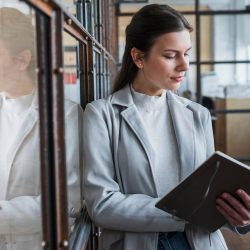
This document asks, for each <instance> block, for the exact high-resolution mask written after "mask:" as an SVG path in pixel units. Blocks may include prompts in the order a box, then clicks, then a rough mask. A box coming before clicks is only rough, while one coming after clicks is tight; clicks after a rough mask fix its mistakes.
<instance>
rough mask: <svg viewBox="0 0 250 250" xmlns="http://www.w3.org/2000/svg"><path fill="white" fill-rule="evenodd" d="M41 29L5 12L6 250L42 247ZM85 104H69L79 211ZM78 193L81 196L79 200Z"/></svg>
mask: <svg viewBox="0 0 250 250" xmlns="http://www.w3.org/2000/svg"><path fill="white" fill-rule="evenodd" d="M35 46H36V45H35V29H34V25H32V22H31V18H30V17H28V16H26V15H24V14H23V13H22V12H20V11H18V10H17V9H15V8H7V7H5V8H1V9H0V169H1V170H0V173H1V174H0V250H4V249H16V250H36V249H41V239H42V236H41V228H42V225H41V220H42V219H41V196H40V193H41V190H40V189H41V185H40V164H39V162H40V158H39V110H38V96H37V81H36V73H35V68H36V51H35ZM78 112H79V106H78V105H76V104H74V103H72V102H69V101H66V102H65V119H66V125H65V130H66V137H65V139H66V145H67V149H68V150H67V154H66V159H67V177H68V179H67V183H68V192H69V195H68V197H69V209H73V208H74V209H75V211H77V210H78V209H79V202H80V199H79V195H78V194H79V191H80V190H79V189H78V188H79V174H78V161H77V159H79V157H78V155H77V153H78V152H77V148H76V147H77V145H78V138H77V136H76V135H75V132H74V131H75V130H76V128H75V126H76V124H78V114H79V113H80V112H79V113H78ZM77 195H78V196H77Z"/></svg>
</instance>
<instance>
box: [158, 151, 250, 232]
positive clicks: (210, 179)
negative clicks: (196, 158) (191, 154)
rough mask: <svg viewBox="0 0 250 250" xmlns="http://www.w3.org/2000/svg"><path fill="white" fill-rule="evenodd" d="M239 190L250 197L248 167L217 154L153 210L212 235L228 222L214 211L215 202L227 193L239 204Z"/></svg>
mask: <svg viewBox="0 0 250 250" xmlns="http://www.w3.org/2000/svg"><path fill="white" fill-rule="evenodd" d="M238 188H241V189H243V190H245V191H246V192H247V193H249V194H250V167H249V166H247V165H245V164H243V163H241V162H239V161H237V160H235V159H234V158H232V157H230V156H228V155H226V154H224V153H222V152H220V151H216V152H215V153H214V154H213V155H212V156H211V157H210V158H209V159H207V160H206V161H205V162H204V163H203V164H201V166H200V167H198V168H197V169H196V170H195V171H194V172H193V173H192V174H190V175H189V176H188V177H186V178H185V179H184V180H183V181H182V182H180V183H179V185H177V186H176V187H175V188H174V189H173V190H171V191H170V192H169V193H168V194H166V195H165V196H164V197H163V198H162V199H161V200H160V201H159V202H157V203H156V205H155V206H156V207H157V208H159V209H162V210H164V211H166V212H168V213H170V214H172V215H173V216H176V217H179V218H180V219H183V220H185V221H187V222H189V223H191V224H194V225H197V226H199V227H201V228H204V229H206V230H208V231H209V232H213V231H215V230H217V229H218V228H220V227H221V226H223V225H224V224H225V223H226V222H227V221H226V219H225V218H224V217H223V216H222V215H221V213H220V212H219V211H218V210H217V209H216V198H217V197H218V196H220V195H221V194H222V193H223V192H228V193H230V194H232V195H233V196H234V197H236V198H237V199H238V200H240V198H239V197H238V196H236V194H235V191H236V190H237V189H238Z"/></svg>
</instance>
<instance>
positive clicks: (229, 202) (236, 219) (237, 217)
mask: <svg viewBox="0 0 250 250" xmlns="http://www.w3.org/2000/svg"><path fill="white" fill-rule="evenodd" d="M236 193H237V194H238V195H239V197H240V198H241V199H242V200H243V203H244V204H242V203H241V202H240V201H239V200H237V199H236V198H235V197H233V196H232V195H230V194H229V193H223V194H222V195H221V196H220V197H219V198H218V199H217V200H216V207H217V209H218V210H219V212H220V213H221V214H222V215H223V216H224V217H225V218H226V219H227V220H228V222H229V223H230V224H232V225H234V226H237V227H240V226H244V225H247V224H249V223H250V209H249V207H250V206H249V200H250V197H249V195H248V194H247V193H246V192H244V191H243V190H237V192H236Z"/></svg>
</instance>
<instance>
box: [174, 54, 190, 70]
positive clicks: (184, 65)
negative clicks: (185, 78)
mask: <svg viewBox="0 0 250 250" xmlns="http://www.w3.org/2000/svg"><path fill="white" fill-rule="evenodd" d="M176 69H177V70H178V71H188V69H189V57H188V56H185V55H183V56H181V57H180V58H179V61H178V64H177V67H176Z"/></svg>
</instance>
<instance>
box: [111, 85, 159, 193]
mask: <svg viewBox="0 0 250 250" xmlns="http://www.w3.org/2000/svg"><path fill="white" fill-rule="evenodd" d="M111 103H112V104H113V105H119V106H121V109H123V111H121V116H122V118H123V119H124V121H125V122H126V123H127V124H128V126H129V127H130V129H131V130H132V131H133V132H134V134H135V136H136V137H137V139H138V140H139V142H140V143H141V145H142V148H143V149H144V151H145V153H146V156H147V158H148V161H149V164H150V167H151V174H152V176H153V179H154V180H155V177H154V171H153V169H154V162H155V153H154V150H153V148H152V146H151V143H150V140H149V138H148V136H147V134H146V132H145V129H144V125H143V123H142V120H141V118H140V115H139V113H138V111H137V109H136V106H135V104H134V101H133V97H132V94H131V89H130V86H127V87H125V88H123V89H121V90H119V91H118V92H116V93H114V95H113V98H112V100H111ZM154 187H155V190H157V189H156V185H155V183H154Z"/></svg>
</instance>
